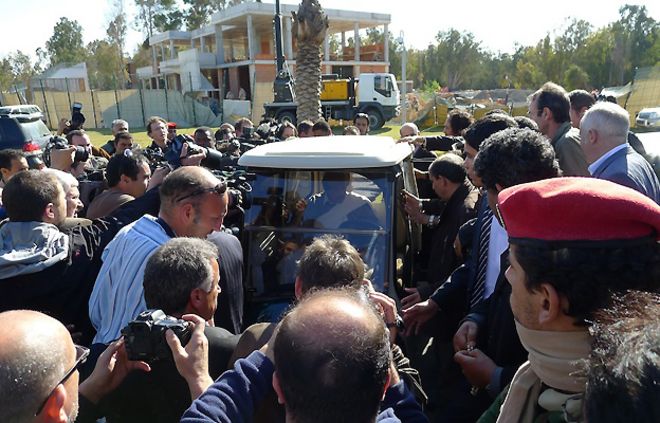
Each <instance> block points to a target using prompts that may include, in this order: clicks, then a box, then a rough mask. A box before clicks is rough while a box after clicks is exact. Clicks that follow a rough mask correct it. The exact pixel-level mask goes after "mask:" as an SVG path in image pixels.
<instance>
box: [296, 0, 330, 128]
mask: <svg viewBox="0 0 660 423" xmlns="http://www.w3.org/2000/svg"><path fill="white" fill-rule="evenodd" d="M327 29H328V17H327V16H326V15H325V13H324V12H323V8H322V7H321V4H320V3H319V2H318V0H303V1H302V3H300V6H298V13H295V12H293V35H294V37H296V41H297V51H296V99H297V101H298V110H297V113H296V115H297V116H296V118H297V120H298V122H302V121H303V120H311V121H312V122H316V121H317V120H319V118H320V117H321V43H323V40H324V39H325V34H326V31H327Z"/></svg>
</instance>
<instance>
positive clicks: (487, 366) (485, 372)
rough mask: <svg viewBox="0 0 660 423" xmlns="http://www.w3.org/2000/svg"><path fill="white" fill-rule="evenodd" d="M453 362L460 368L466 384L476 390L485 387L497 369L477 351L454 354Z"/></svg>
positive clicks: (487, 358) (484, 355) (485, 356)
mask: <svg viewBox="0 0 660 423" xmlns="http://www.w3.org/2000/svg"><path fill="white" fill-rule="evenodd" d="M454 361H456V362H457V363H458V364H459V366H461V369H462V370H463V374H464V375H465V378H466V379H467V380H468V382H470V384H471V385H472V386H475V387H477V388H484V387H486V385H488V384H489V383H490V378H491V377H492V375H493V372H494V371H495V368H497V365H496V364H495V363H494V362H493V360H491V359H490V357H488V356H487V355H486V354H484V353H483V352H481V351H480V350H478V349H474V350H471V351H467V350H464V351H459V352H457V353H456V354H454Z"/></svg>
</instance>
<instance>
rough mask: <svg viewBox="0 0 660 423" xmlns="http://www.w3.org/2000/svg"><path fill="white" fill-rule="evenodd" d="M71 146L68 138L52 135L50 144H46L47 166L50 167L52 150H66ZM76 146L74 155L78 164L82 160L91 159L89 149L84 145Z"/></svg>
mask: <svg viewBox="0 0 660 423" xmlns="http://www.w3.org/2000/svg"><path fill="white" fill-rule="evenodd" d="M69 147H71V146H70V145H69V142H68V141H67V140H66V138H62V137H58V136H54V137H51V138H50V140H49V141H48V144H47V145H46V149H45V150H44V162H45V163H46V166H48V167H50V164H51V160H50V152H51V151H52V150H65V149H67V148H69ZM75 147H76V152H75V154H74V156H73V163H74V164H77V163H80V162H86V161H87V160H89V151H87V150H86V149H85V148H84V147H80V146H78V145H77V146H75Z"/></svg>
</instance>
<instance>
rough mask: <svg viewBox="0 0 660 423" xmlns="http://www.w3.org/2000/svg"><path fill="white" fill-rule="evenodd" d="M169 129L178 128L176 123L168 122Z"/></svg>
mask: <svg viewBox="0 0 660 423" xmlns="http://www.w3.org/2000/svg"><path fill="white" fill-rule="evenodd" d="M167 129H176V123H174V122H167Z"/></svg>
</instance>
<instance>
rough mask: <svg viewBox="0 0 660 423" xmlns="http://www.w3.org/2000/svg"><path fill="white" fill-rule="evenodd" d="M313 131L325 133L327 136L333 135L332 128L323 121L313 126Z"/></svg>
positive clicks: (318, 121)
mask: <svg viewBox="0 0 660 423" xmlns="http://www.w3.org/2000/svg"><path fill="white" fill-rule="evenodd" d="M312 131H319V132H323V133H324V134H325V135H331V134H332V128H330V124H328V122H326V121H325V120H323V119H320V120H317V121H316V123H315V124H314V126H312Z"/></svg>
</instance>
